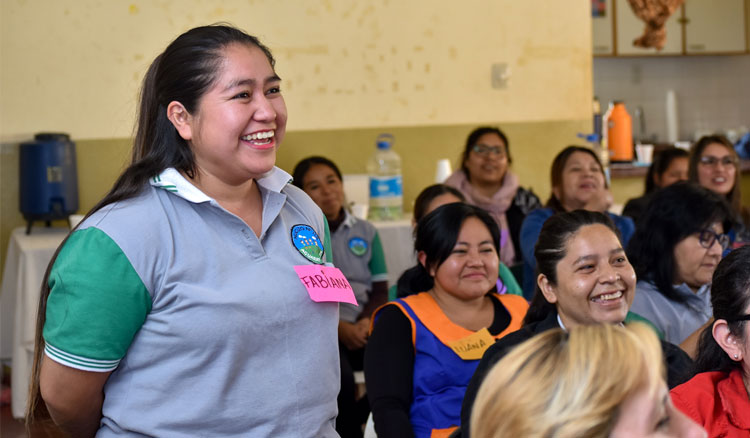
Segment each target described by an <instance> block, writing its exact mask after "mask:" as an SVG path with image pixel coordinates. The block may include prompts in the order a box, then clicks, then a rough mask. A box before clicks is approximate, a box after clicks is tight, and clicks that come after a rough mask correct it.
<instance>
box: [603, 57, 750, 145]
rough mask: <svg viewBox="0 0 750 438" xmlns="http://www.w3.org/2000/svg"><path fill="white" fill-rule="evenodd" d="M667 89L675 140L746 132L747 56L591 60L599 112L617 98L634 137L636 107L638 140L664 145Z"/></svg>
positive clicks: (749, 97) (749, 111)
mask: <svg viewBox="0 0 750 438" xmlns="http://www.w3.org/2000/svg"><path fill="white" fill-rule="evenodd" d="M669 89H672V90H674V91H675V94H676V96H677V114H678V121H679V133H680V139H681V140H694V135H695V134H696V132H700V131H709V132H725V131H726V130H729V129H733V130H735V131H739V130H743V129H744V130H747V129H748V128H750V55H741V56H692V57H688V56H685V57H658V58H657V57H653V58H645V57H644V58H594V95H595V96H597V97H598V98H599V101H600V102H601V104H602V112H603V111H605V110H606V107H607V103H608V102H609V101H611V100H623V101H624V102H625V105H626V108H627V109H628V112H629V113H630V115H631V117H633V129H634V137H635V136H638V127H637V126H638V123H637V122H636V120H635V117H634V116H635V110H636V108H637V107H639V106H640V107H641V108H642V109H643V113H644V115H645V122H646V133H645V135H644V136H643V137H646V138H648V137H651V136H653V135H656V137H657V139H658V140H659V141H666V137H667V128H666V99H667V97H666V96H667V90H669ZM704 133H707V132H704ZM634 139H635V138H634Z"/></svg>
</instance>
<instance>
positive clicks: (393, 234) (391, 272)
mask: <svg viewBox="0 0 750 438" xmlns="http://www.w3.org/2000/svg"><path fill="white" fill-rule="evenodd" d="M409 217H411V215H409ZM372 224H373V225H375V228H377V229H378V234H379V235H380V242H381V243H382V244H383V252H384V253H385V264H386V267H387V268H388V285H389V286H390V285H393V284H396V281H398V277H400V276H401V274H402V273H403V272H404V271H405V270H407V269H409V268H411V267H412V266H414V264H415V263H416V262H417V259H416V257H415V256H414V238H413V237H412V228H411V219H401V220H398V221H388V222H385V221H384V222H375V221H373V222H372Z"/></svg>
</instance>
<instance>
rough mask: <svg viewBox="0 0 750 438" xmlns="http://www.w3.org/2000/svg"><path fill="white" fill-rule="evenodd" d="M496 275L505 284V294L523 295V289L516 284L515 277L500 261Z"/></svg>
mask: <svg viewBox="0 0 750 438" xmlns="http://www.w3.org/2000/svg"><path fill="white" fill-rule="evenodd" d="M498 275H499V276H500V280H502V282H503V284H504V285H505V293H506V294H511V295H519V296H523V290H522V289H521V286H519V285H518V281H516V277H515V276H514V275H513V273H512V272H511V271H510V268H508V267H507V266H505V264H504V263H502V262H500V263H499V264H498Z"/></svg>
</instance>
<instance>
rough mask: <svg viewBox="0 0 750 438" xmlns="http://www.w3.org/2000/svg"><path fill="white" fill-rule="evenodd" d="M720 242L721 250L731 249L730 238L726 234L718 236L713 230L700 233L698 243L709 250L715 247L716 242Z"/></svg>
mask: <svg viewBox="0 0 750 438" xmlns="http://www.w3.org/2000/svg"><path fill="white" fill-rule="evenodd" d="M717 240H718V241H719V245H721V249H722V250H725V249H727V248H729V236H728V235H726V234H717V233H715V232H714V231H713V230H709V229H705V230H700V231H699V232H698V241H699V242H700V244H701V246H702V247H704V248H706V249H708V248H711V247H712V246H713V245H714V242H716V241H717Z"/></svg>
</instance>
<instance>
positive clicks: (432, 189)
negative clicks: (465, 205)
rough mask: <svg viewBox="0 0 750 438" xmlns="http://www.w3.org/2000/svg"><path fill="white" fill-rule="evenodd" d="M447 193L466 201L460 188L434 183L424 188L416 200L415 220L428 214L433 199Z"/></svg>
mask: <svg viewBox="0 0 750 438" xmlns="http://www.w3.org/2000/svg"><path fill="white" fill-rule="evenodd" d="M445 194H451V195H453V196H455V197H456V198H458V199H460V200H461V202H466V197H465V196H464V194H463V193H461V192H459V191H458V189H455V188H453V187H451V186H448V185H445V184H433V185H431V186H428V187H427V188H425V189H424V190H422V191H421V192H420V193H419V196H417V199H415V200H414V222H415V223H416V222H419V221H420V219H422V218H423V217H424V216H425V214H427V207H429V206H430V202H432V200H433V199H435V198H437V197H438V196H441V195H445Z"/></svg>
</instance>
